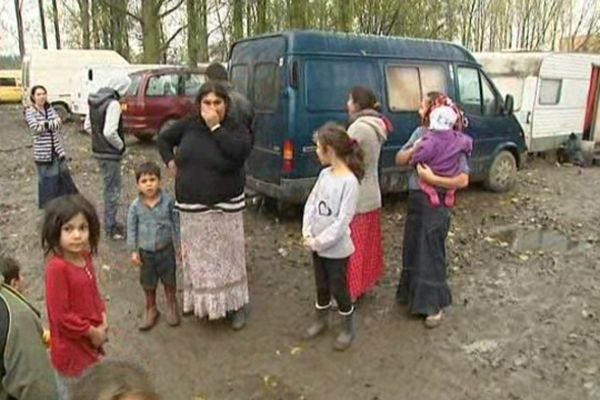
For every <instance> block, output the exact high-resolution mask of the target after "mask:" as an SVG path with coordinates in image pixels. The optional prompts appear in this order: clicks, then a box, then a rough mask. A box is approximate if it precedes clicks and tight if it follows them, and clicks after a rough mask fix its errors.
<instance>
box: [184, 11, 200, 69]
mask: <svg viewBox="0 0 600 400" xmlns="http://www.w3.org/2000/svg"><path fill="white" fill-rule="evenodd" d="M185 5H186V8H187V19H188V28H187V29H188V37H187V47H188V48H187V51H188V65H189V66H190V67H195V66H197V65H198V39H199V38H198V7H197V4H196V0H186V4H185Z"/></svg>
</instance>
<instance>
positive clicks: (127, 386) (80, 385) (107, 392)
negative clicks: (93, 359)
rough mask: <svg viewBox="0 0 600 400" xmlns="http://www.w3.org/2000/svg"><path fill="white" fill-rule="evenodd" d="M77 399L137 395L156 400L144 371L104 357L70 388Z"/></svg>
mask: <svg viewBox="0 0 600 400" xmlns="http://www.w3.org/2000/svg"><path fill="white" fill-rule="evenodd" d="M71 391H72V395H71V398H73V399H76V400H100V399H111V400H118V399H124V398H126V397H127V396H137V397H138V398H140V399H144V400H159V399H160V396H159V395H158V393H156V391H155V389H154V387H153V385H152V383H151V382H150V380H149V379H148V375H147V374H146V372H145V371H144V370H143V369H142V368H141V367H139V366H137V365H135V364H133V363H130V362H126V361H115V360H107V361H103V362H101V363H99V364H96V365H95V366H93V367H92V368H90V369H89V370H88V371H87V372H86V373H85V374H84V375H83V376H82V377H81V378H80V379H79V380H78V381H76V382H75V383H74V384H73V386H72V387H71Z"/></svg>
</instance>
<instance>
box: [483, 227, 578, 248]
mask: <svg viewBox="0 0 600 400" xmlns="http://www.w3.org/2000/svg"><path fill="white" fill-rule="evenodd" d="M494 237H495V238H496V239H498V240H500V241H502V242H505V243H508V245H509V246H510V247H511V248H512V249H513V250H515V251H518V252H520V253H523V252H526V251H544V252H560V253H562V252H566V251H572V250H576V249H579V248H583V247H584V243H581V242H579V241H576V240H572V239H571V238H569V237H568V236H567V235H565V234H563V233H561V232H558V231H555V230H548V229H535V230H523V229H514V228H513V229H506V230H503V231H500V232H498V233H497V234H496V235H494Z"/></svg>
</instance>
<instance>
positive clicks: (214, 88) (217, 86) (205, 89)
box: [196, 81, 231, 116]
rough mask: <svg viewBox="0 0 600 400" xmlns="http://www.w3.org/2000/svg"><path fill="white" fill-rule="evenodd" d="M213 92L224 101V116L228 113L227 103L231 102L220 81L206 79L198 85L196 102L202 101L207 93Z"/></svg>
mask: <svg viewBox="0 0 600 400" xmlns="http://www.w3.org/2000/svg"><path fill="white" fill-rule="evenodd" d="M210 93H214V94H215V95H216V96H217V97H220V98H221V99H223V101H224V102H225V116H227V114H228V113H229V105H230V104H231V97H229V92H228V91H227V88H226V87H225V86H224V85H223V84H222V83H220V82H217V81H208V82H205V83H204V84H202V86H200V90H199V91H198V96H196V104H200V103H202V99H203V98H204V97H206V96H207V95H208V94H210Z"/></svg>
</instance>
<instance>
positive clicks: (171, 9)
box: [158, 0, 185, 19]
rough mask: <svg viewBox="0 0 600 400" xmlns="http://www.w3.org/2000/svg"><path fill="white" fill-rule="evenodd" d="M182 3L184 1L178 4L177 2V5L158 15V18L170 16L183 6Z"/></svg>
mask: <svg viewBox="0 0 600 400" xmlns="http://www.w3.org/2000/svg"><path fill="white" fill-rule="evenodd" d="M184 1H185V0H179V2H177V4H175V5H174V6H173V7H171V8H169V9H168V10H167V11H165V12H164V13H162V14H159V16H158V17H159V18H161V19H162V18H164V17H166V16H167V15H169V14H171V13H172V12H173V11H175V10H177V9H178V8H179V7H181V5H182V4H183V2H184Z"/></svg>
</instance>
